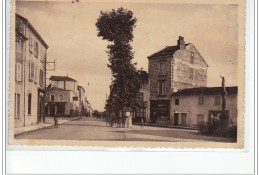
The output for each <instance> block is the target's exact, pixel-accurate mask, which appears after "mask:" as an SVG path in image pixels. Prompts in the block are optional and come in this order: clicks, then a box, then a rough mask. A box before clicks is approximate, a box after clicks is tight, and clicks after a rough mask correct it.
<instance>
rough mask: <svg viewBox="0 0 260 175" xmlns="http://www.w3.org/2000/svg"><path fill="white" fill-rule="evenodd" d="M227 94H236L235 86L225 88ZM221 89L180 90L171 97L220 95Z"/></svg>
mask: <svg viewBox="0 0 260 175" xmlns="http://www.w3.org/2000/svg"><path fill="white" fill-rule="evenodd" d="M226 91H227V94H233V93H234V94H237V91H238V87H237V86H231V87H226ZM221 92H222V87H199V88H187V89H182V90H179V91H177V92H173V93H172V96H178V95H201V94H203V95H215V94H221Z"/></svg>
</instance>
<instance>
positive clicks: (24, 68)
mask: <svg viewBox="0 0 260 175" xmlns="http://www.w3.org/2000/svg"><path fill="white" fill-rule="evenodd" d="M24 35H25V36H26V30H25V33H24ZM26 41H27V40H25V42H24V48H23V50H24V62H23V126H25V82H26V80H25V77H26V76H25V75H26Z"/></svg>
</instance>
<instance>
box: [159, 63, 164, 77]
mask: <svg viewBox="0 0 260 175" xmlns="http://www.w3.org/2000/svg"><path fill="white" fill-rule="evenodd" d="M160 74H161V75H164V74H165V64H164V63H160Z"/></svg>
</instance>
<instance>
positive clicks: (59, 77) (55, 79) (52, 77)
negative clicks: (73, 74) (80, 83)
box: [50, 76, 77, 82]
mask: <svg viewBox="0 0 260 175" xmlns="http://www.w3.org/2000/svg"><path fill="white" fill-rule="evenodd" d="M50 80H51V81H76V82H77V80H74V79H72V78H70V77H67V76H51V77H50Z"/></svg>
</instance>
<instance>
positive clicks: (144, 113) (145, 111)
mask: <svg viewBox="0 0 260 175" xmlns="http://www.w3.org/2000/svg"><path fill="white" fill-rule="evenodd" d="M140 76H141V79H142V84H141V88H140V96H141V99H142V101H143V103H144V106H143V107H141V108H138V109H137V110H136V111H135V113H134V118H133V123H140V122H141V118H143V117H144V118H145V120H146V121H149V120H150V109H149V107H150V100H149V99H150V93H149V77H148V73H147V72H146V71H141V74H140Z"/></svg>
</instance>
